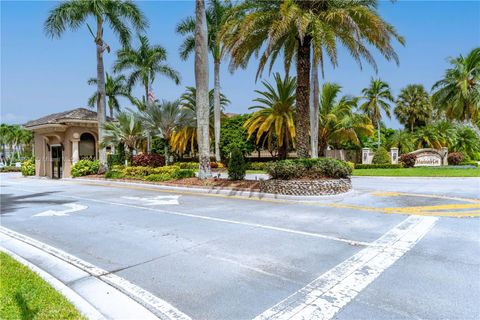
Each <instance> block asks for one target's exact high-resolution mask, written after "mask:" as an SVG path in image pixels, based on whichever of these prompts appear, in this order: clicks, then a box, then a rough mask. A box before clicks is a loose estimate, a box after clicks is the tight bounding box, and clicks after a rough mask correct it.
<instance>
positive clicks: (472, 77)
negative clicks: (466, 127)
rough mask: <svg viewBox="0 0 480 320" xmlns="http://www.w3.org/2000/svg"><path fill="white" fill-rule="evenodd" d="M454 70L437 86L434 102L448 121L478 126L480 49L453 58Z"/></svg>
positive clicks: (446, 74)
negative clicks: (458, 121)
mask: <svg viewBox="0 0 480 320" xmlns="http://www.w3.org/2000/svg"><path fill="white" fill-rule="evenodd" d="M450 64H451V65H452V67H451V68H450V69H447V71H446V72H445V75H444V76H443V79H442V80H440V81H438V82H436V83H435V84H434V85H433V87H432V90H437V91H436V92H435V93H434V94H433V96H432V98H433V102H434V104H435V106H436V107H438V108H439V109H441V110H444V111H445V113H446V116H447V118H449V119H452V120H460V121H464V120H467V121H471V122H472V123H475V122H476V121H477V119H478V113H479V110H480V48H475V49H473V50H472V51H471V52H470V53H469V54H468V55H467V56H466V57H463V56H462V55H460V56H459V57H458V58H451V59H450Z"/></svg>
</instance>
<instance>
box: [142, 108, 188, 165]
mask: <svg viewBox="0 0 480 320" xmlns="http://www.w3.org/2000/svg"><path fill="white" fill-rule="evenodd" d="M181 116H182V114H181V104H180V100H175V101H166V100H163V101H162V102H161V103H157V102H152V103H149V104H147V105H146V108H145V110H143V111H142V112H141V113H140V119H141V121H142V124H143V127H144V128H145V130H147V131H148V132H149V135H150V136H160V137H161V138H162V139H163V140H164V151H163V152H164V156H165V163H166V164H168V163H169V152H168V149H169V145H170V140H171V138H172V136H173V133H174V132H175V130H176V129H177V128H178V126H179V125H180V124H181Z"/></svg>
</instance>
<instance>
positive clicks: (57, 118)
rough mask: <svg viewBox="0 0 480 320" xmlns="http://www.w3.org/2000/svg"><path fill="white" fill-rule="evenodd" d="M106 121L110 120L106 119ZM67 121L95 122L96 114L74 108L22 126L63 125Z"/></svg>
mask: <svg viewBox="0 0 480 320" xmlns="http://www.w3.org/2000/svg"><path fill="white" fill-rule="evenodd" d="M107 119H110V118H109V117H107ZM68 120H70V121H71V120H80V121H96V120H97V113H96V112H95V111H92V110H89V109H86V108H76V109H73V110H69V111H64V112H59V113H53V114H50V115H48V116H44V117H41V118H39V119H36V120H32V121H29V122H27V123H25V124H24V126H25V127H34V126H39V125H44V124H63V123H65V122H67V121H68Z"/></svg>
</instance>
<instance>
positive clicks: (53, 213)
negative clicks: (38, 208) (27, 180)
mask: <svg viewBox="0 0 480 320" xmlns="http://www.w3.org/2000/svg"><path fill="white" fill-rule="evenodd" d="M63 206H65V207H68V209H66V210H47V211H44V212H40V213H37V214H35V215H33V216H34V217H64V216H69V213H73V212H77V211H81V210H85V209H87V208H88V207H87V206H84V205H83V204H78V203H66V204H64V205H63Z"/></svg>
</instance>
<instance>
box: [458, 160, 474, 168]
mask: <svg viewBox="0 0 480 320" xmlns="http://www.w3.org/2000/svg"><path fill="white" fill-rule="evenodd" d="M459 165H460V166H473V167H478V162H477V161H462V162H460V164H459Z"/></svg>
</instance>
